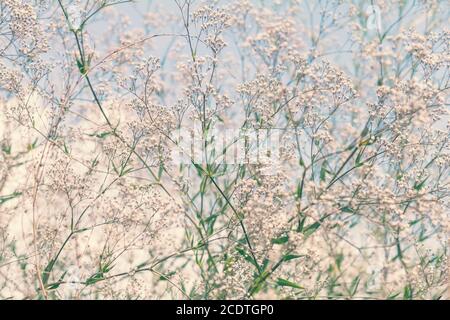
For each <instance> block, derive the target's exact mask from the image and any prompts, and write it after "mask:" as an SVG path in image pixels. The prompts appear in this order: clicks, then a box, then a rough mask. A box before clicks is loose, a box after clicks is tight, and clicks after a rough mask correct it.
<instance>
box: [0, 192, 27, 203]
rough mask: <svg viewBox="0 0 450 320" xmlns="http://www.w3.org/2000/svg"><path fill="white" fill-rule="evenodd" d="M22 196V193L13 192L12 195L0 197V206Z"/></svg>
mask: <svg viewBox="0 0 450 320" xmlns="http://www.w3.org/2000/svg"><path fill="white" fill-rule="evenodd" d="M21 195H22V192H17V191H16V192H14V193H13V194H9V195H6V196H0V204H4V203H5V202H6V201H9V200H12V199H14V198H17V197H19V196H21Z"/></svg>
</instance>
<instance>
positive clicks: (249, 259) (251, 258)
mask: <svg viewBox="0 0 450 320" xmlns="http://www.w3.org/2000/svg"><path fill="white" fill-rule="evenodd" d="M236 251H237V252H238V253H239V254H240V255H241V256H243V257H244V259H245V260H247V261H248V262H250V263H251V264H253V265H254V266H255V267H256V268H257V269H259V265H258V263H256V261H255V259H253V257H252V256H250V255H249V254H247V253H246V252H245V250H244V249H242V248H236Z"/></svg>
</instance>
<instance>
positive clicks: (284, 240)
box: [272, 235, 289, 244]
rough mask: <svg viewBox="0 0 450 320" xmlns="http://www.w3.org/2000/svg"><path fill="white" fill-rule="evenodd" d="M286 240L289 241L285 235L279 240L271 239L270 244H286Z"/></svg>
mask: <svg viewBox="0 0 450 320" xmlns="http://www.w3.org/2000/svg"><path fill="white" fill-rule="evenodd" d="M288 240H289V237H288V236H287V235H286V236H281V237H279V238H275V239H272V243H273V244H283V243H286V242H288Z"/></svg>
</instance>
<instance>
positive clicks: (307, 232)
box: [303, 222, 321, 237]
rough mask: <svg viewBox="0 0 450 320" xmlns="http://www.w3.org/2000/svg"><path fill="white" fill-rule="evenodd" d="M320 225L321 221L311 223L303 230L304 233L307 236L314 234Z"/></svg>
mask: <svg viewBox="0 0 450 320" xmlns="http://www.w3.org/2000/svg"><path fill="white" fill-rule="evenodd" d="M320 225H321V223H320V222H314V223H313V224H310V225H309V226H307V227H306V228H305V229H304V230H303V234H304V235H305V237H308V236H310V235H312V234H313V233H314V232H315V231H316V230H317V229H319V227H320Z"/></svg>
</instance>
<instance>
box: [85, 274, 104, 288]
mask: <svg viewBox="0 0 450 320" xmlns="http://www.w3.org/2000/svg"><path fill="white" fill-rule="evenodd" d="M103 279H105V277H104V276H103V273H102V272H97V273H95V274H94V275H92V276H90V277H89V278H88V279H87V280H86V285H91V284H94V283H96V282H98V281H101V280H103Z"/></svg>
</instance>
